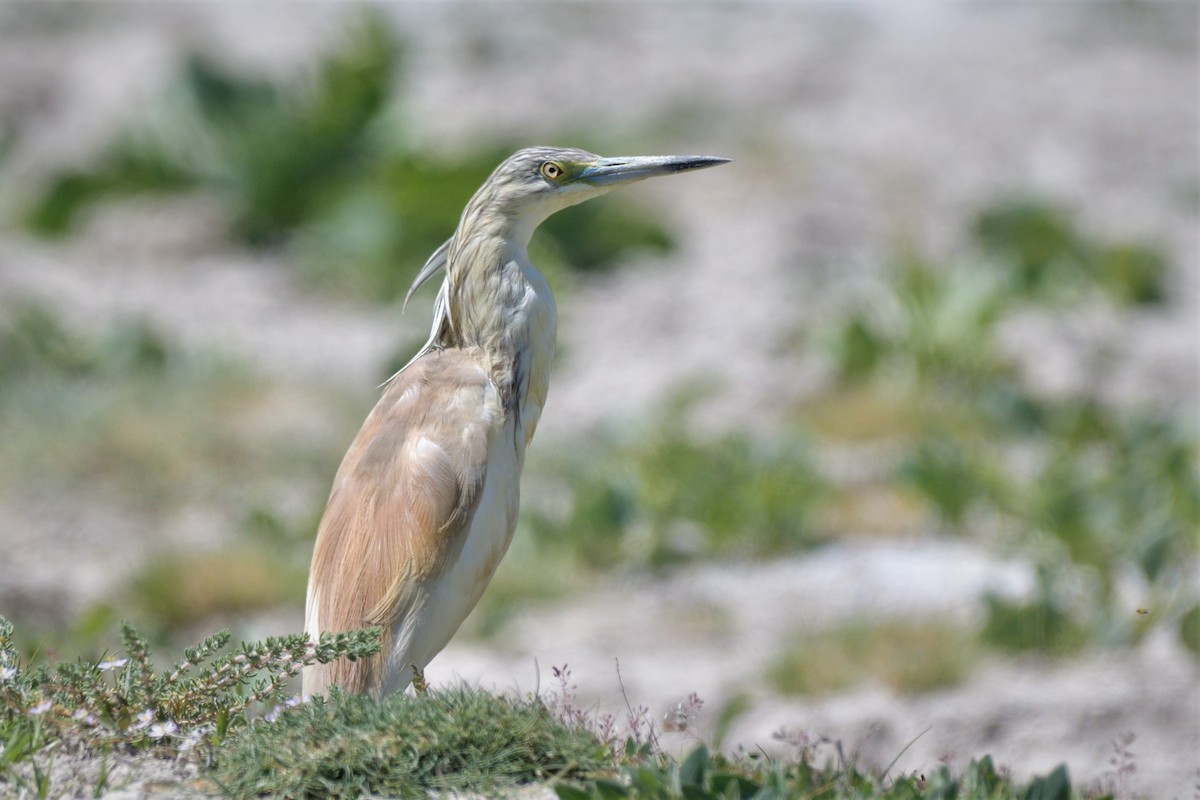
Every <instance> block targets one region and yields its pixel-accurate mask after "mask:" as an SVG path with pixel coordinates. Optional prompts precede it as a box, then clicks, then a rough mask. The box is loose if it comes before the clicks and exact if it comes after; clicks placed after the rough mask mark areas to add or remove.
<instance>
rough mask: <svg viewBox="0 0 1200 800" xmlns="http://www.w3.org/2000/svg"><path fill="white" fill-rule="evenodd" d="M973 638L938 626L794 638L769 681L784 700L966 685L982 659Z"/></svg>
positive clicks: (868, 628) (894, 625) (857, 627)
mask: <svg viewBox="0 0 1200 800" xmlns="http://www.w3.org/2000/svg"><path fill="white" fill-rule="evenodd" d="M973 639H974V634H973V632H971V631H966V630H963V629H961V628H958V627H955V626H950V625H945V624H938V623H934V622H907V621H904V622H888V623H882V624H864V623H858V624H851V625H849V626H847V627H844V628H836V629H833V630H828V631H819V632H811V633H806V634H800V635H797V636H795V637H793V638H792V639H791V640H790V641H789V642H788V644H787V645H786V647H785V648H784V649H783V651H782V652H781V654H780V655H779V656H778V658H777V659H776V660H775V662H774V663H773V664H772V665H771V667H770V669H769V671H768V674H767V679H768V681H769V682H770V684H771V685H772V686H773V687H774V688H775V689H776V690H778V691H780V692H783V693H785V694H826V693H831V692H836V691H839V690H843V689H847V688H851V687H853V686H856V685H857V684H860V683H863V682H865V681H868V680H874V681H876V682H878V683H881V684H883V685H885V686H887V687H889V688H890V689H892V690H894V691H897V692H924V691H929V690H931V689H937V688H941V687H944V686H952V685H954V684H956V683H958V682H959V681H961V680H962V679H963V677H964V676H965V675H966V674H967V672H968V670H969V669H970V667H971V666H972V664H973V663H974V661H975V660H976V658H977V656H978V652H977V651H978V648H977V646H974V644H973Z"/></svg>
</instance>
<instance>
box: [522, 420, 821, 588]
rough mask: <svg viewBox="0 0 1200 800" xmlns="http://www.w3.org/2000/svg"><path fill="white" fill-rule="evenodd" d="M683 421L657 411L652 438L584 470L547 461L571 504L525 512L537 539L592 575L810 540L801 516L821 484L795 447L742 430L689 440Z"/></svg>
mask: <svg viewBox="0 0 1200 800" xmlns="http://www.w3.org/2000/svg"><path fill="white" fill-rule="evenodd" d="M684 416H685V414H684V412H682V411H675V412H668V413H665V414H663V415H662V416H661V417H660V418H659V419H658V420H657V421H656V422H655V423H654V424H653V429H654V433H653V434H650V435H647V436H643V437H641V438H638V439H635V440H631V441H629V442H627V443H618V444H613V443H604V444H601V445H600V446H599V448H598V450H599V452H596V451H594V450H593V451H589V457H588V459H587V461H586V463H583V462H576V461H574V460H572V459H567V463H566V464H555V465H554V468H555V469H554V471H555V472H556V473H557V475H558V476H560V478H561V476H564V475H565V476H566V477H567V480H568V492H569V496H570V502H569V504H568V505H567V507H566V508H565V513H563V511H559V512H558V513H551V512H548V511H545V510H542V511H535V512H534V513H532V514H531V515H530V529H531V532H532V533H533V535H534V537H535V539H536V541H538V542H539V543H541V544H542V545H543V546H545V547H547V548H551V549H553V548H567V549H568V550H569V551H571V552H573V553H574V554H575V555H576V556H577V557H578V559H579V560H580V562H581V563H584V564H587V565H589V566H591V567H593V568H594V567H610V566H613V565H615V564H617V563H630V562H633V563H642V564H646V565H650V566H660V565H664V564H668V563H671V562H676V561H680V560H685V559H688V558H693V557H703V556H715V555H727V556H748V557H756V556H766V555H772V554H776V553H782V552H788V551H794V550H797V549H803V548H806V547H811V546H813V545H815V544H817V543H818V537H817V536H816V534H815V532H814V531H813V529H812V527H811V525H810V520H809V517H810V515H811V513H812V511H813V509H814V507H815V505H816V504H817V503H818V502H819V499H820V497H821V482H820V479H819V477H818V475H817V472H816V470H815V469H814V468H813V466H812V464H811V463H810V460H809V456H808V451H807V449H806V447H805V445H804V443H803V441H801V440H799V439H796V438H780V439H777V440H775V441H773V442H764V441H761V440H759V439H756V438H754V437H752V436H751V435H750V434H748V433H745V432H730V433H726V434H723V435H721V436H718V437H715V438H713V439H711V440H707V441H702V440H696V439H693V438H692V437H691V436H690V435H689V434H688V433H687V432H686V426H685V424H684V420H683V417H684Z"/></svg>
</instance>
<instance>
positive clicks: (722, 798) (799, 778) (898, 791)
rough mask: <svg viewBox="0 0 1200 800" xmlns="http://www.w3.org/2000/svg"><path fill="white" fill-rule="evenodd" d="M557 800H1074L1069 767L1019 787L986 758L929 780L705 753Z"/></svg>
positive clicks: (562, 792)
mask: <svg viewBox="0 0 1200 800" xmlns="http://www.w3.org/2000/svg"><path fill="white" fill-rule="evenodd" d="M555 791H556V792H557V794H558V797H559V800H620V799H621V798H630V800H636V799H638V798H640V799H641V800H676V799H677V798H678V800H738V799H739V798H746V800H749V799H750V798H755V800H776V799H778V800H783V798H796V799H797V800H852V799H853V798H876V800H1069V798H1071V797H1076V796H1078V795H1076V794H1074V793H1073V792H1072V790H1071V781H1070V778H1069V777H1068V775H1067V770H1066V767H1065V766H1059V767H1058V768H1057V769H1055V770H1054V771H1052V772H1051V773H1050V774H1049V775H1046V776H1044V777H1038V778H1034V779H1033V780H1032V781H1031V782H1030V783H1029V785H1028V786H1026V787H1022V786H1020V785H1018V784H1015V783H1014V782H1013V781H1012V780H1010V779H1009V778H1007V777H1005V776H1004V775H1001V774H1000V773H999V772H997V770H996V768H995V767H994V766H993V764H992V759H991V758H990V757H988V756H984V757H983V758H980V759H976V760H973V761H972V762H971V763H970V765H968V767H967V769H966V770H965V771H964V772H963V774H962V775H959V776H955V775H953V774H951V772H950V770H949V768H947V767H944V766H943V767H939V768H938V770H937V771H936V772H934V773H933V774H932V775H930V776H928V777H926V776H924V775H900V776H898V777H895V778H890V779H889V778H887V777H886V776H883V775H873V774H870V773H867V772H863V771H860V770H859V769H857V768H856V767H855V766H853V765H847V766H840V767H839V766H834V765H832V764H827V765H825V766H818V765H816V764H814V763H812V760H811V752H810V751H809V750H808V749H805V750H803V751H802V752H801V756H800V758H799V759H796V760H784V759H778V760H777V759H764V758H754V757H746V756H742V757H738V758H729V757H726V756H723V755H720V754H710V753H709V752H708V749H707V748H706V747H704V746H703V745H701V746H699V747H697V748H696V749H695V750H693V751H692V752H691V753H690V754H689V755H688V756H687V757H686V758H685V759H684V760H683V761H682V762H679V763H676V762H672V761H665V762H659V763H637V762H635V763H632V764H625V765H622V767H621V768H620V769H619V771H618V773H617V775H616V776H614V777H612V778H607V777H606V778H596V779H593V780H590V781H587V782H585V783H582V784H580V783H573V782H566V781H564V782H562V783H559V784H557V785H556V786H555Z"/></svg>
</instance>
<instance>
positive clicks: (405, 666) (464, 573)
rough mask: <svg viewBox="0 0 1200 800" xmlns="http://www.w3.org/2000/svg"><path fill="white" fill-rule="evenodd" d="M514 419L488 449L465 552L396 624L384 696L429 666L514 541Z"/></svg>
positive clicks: (517, 477) (516, 483) (516, 490)
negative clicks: (477, 504)
mask: <svg viewBox="0 0 1200 800" xmlns="http://www.w3.org/2000/svg"><path fill="white" fill-rule="evenodd" d="M513 424H514V422H513V421H510V422H509V423H508V424H507V425H505V427H504V429H503V430H502V431H500V432H498V433H497V435H495V436H494V438H493V439H492V442H491V444H490V446H489V448H488V469H487V476H486V478H485V480H484V484H483V494H482V496H481V497H480V499H479V506H478V508H477V509H476V511H475V516H474V518H473V519H472V521H471V528H470V530H469V531H468V533H467V539H466V541H465V542H464V544H463V549H462V553H461V555H460V556H459V558H458V559H456V560H455V561H454V563H453V565H452V566H451V567H450V568H449V570H447V571H446V572H445V573H443V574H442V575H439V576H438V577H437V578H436V579H434V580H433V581H432V582H431V583H430V584H429V586H428V587H427V588H426V589H425V590H424V591H421V592H419V593H418V597H417V598H416V602H415V603H414V604H413V607H412V609H411V610H410V611H409V613H408V614H407V615H405V617H403V618H402V619H401V620H399V621H398V622H397V623H396V626H395V628H393V639H392V641H393V647H392V652H391V654H390V655H389V656H388V657H387V663H386V665H385V667H384V681H383V685H382V687H381V690H382V693H383V694H384V695H387V694H391V693H393V692H396V691H403V690H404V688H405V687H406V686H408V684H409V682H410V681H411V680H412V669H411V667H410V664H415V665H416V666H417V668H418V669H421V670H424V669H425V667H426V665H427V664H429V662H430V661H432V660H433V657H434V656H436V655H437V654H438V653H439V652H440V651H441V650H442V648H444V647H445V646H446V645H447V644H448V643H449V641H450V639H451V637H453V636H454V634H455V633H456V632H457V631H458V629H459V627H460V626H461V625H462V623H463V621H464V620H466V618H467V616H468V615H469V614H470V613H471V610H472V609H473V608H475V605H476V604H477V603H478V602H479V598H480V597H482V596H483V592H484V590H485V589H486V588H487V585H488V583H489V582H490V581H491V578H492V575H493V573H494V572H495V569H496V566H497V565H499V563H500V560H501V558H502V557H503V556H504V553H505V552H506V551H507V550H508V545H509V543H510V542H511V541H512V532H513V528H514V527H515V525H516V517H517V509H518V506H519V499H520V480H521V475H520V468H519V467H518V464H517V453H516V449H515V447H514V446H513V428H512V426H513Z"/></svg>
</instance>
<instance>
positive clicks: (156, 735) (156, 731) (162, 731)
mask: <svg viewBox="0 0 1200 800" xmlns="http://www.w3.org/2000/svg"><path fill="white" fill-rule="evenodd" d="M178 730H179V726H178V725H176V724H175V723H174V722H172V721H171V720H167V721H166V722H159V723H156V724H154V725H151V726H150V738H151V739H161V738H163V737H164V736H174V735H175V732H176V731H178Z"/></svg>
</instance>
